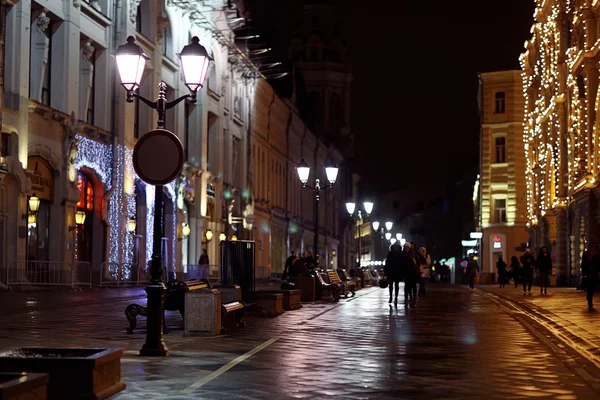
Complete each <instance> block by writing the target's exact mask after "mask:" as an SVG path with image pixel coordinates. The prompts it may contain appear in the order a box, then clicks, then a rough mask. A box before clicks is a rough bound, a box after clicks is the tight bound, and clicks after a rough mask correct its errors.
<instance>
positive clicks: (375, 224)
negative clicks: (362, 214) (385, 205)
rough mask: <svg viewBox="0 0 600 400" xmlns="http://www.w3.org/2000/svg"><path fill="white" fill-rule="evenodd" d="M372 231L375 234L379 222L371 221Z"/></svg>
mask: <svg viewBox="0 0 600 400" xmlns="http://www.w3.org/2000/svg"><path fill="white" fill-rule="evenodd" d="M373 230H374V231H375V232H377V231H378V230H379V221H373Z"/></svg>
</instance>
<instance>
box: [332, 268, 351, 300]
mask: <svg viewBox="0 0 600 400" xmlns="http://www.w3.org/2000/svg"><path fill="white" fill-rule="evenodd" d="M327 274H328V275H329V281H330V282H331V283H332V284H334V285H335V284H337V285H339V287H340V294H341V295H343V296H344V297H345V298H348V295H350V294H351V295H352V297H354V295H355V293H354V290H355V288H356V284H355V283H354V282H352V281H346V282H344V281H342V280H341V279H340V277H339V275H338V273H337V272H336V271H327Z"/></svg>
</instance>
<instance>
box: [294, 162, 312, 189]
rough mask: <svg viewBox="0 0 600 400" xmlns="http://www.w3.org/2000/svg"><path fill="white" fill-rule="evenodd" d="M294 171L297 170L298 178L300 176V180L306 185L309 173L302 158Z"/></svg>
mask: <svg viewBox="0 0 600 400" xmlns="http://www.w3.org/2000/svg"><path fill="white" fill-rule="evenodd" d="M296 171H297V172H298V178H300V182H302V184H303V185H306V183H307V182H308V176H309V175H310V167H309V166H308V164H307V163H306V161H304V158H303V159H302V160H301V161H300V164H298V166H297V167H296Z"/></svg>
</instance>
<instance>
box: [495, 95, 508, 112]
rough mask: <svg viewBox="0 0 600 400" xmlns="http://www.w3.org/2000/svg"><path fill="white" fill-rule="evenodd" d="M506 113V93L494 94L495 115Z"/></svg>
mask: <svg viewBox="0 0 600 400" xmlns="http://www.w3.org/2000/svg"><path fill="white" fill-rule="evenodd" d="M505 112H506V93H505V92H496V114H504V113H505Z"/></svg>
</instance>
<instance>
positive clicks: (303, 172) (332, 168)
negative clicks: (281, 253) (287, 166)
mask: <svg viewBox="0 0 600 400" xmlns="http://www.w3.org/2000/svg"><path fill="white" fill-rule="evenodd" d="M324 168H325V175H326V176H327V180H328V181H329V185H326V186H324V187H321V181H320V180H319V178H315V186H309V185H308V178H309V176H310V166H309V165H308V164H307V163H306V161H304V158H303V159H302V160H301V161H300V163H299V164H298V166H297V167H296V172H298V178H299V179H300V182H301V183H302V187H303V188H308V189H311V190H312V191H313V192H314V193H315V238H314V244H313V250H314V253H315V262H316V261H317V260H318V256H319V249H318V247H319V202H320V196H321V190H326V189H331V188H332V187H333V184H334V183H335V181H336V180H337V175H338V172H339V168H338V166H337V165H336V164H335V163H334V162H333V161H332V160H329V161H327V162H326V163H325V167H324Z"/></svg>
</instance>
